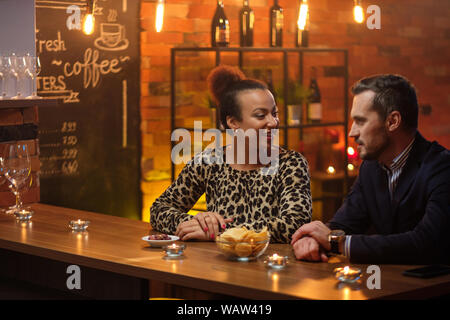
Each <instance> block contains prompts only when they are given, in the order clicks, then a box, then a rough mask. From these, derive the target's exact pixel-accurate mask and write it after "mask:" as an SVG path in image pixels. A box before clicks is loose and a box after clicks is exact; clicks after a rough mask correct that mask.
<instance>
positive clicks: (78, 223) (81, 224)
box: [69, 219, 89, 231]
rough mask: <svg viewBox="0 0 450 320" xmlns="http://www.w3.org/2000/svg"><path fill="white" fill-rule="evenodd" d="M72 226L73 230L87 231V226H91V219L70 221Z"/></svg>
mask: <svg viewBox="0 0 450 320" xmlns="http://www.w3.org/2000/svg"><path fill="white" fill-rule="evenodd" d="M69 226H70V228H71V229H72V230H73V231H86V229H87V227H88V226H89V221H85V220H81V219H78V220H72V221H70V223H69Z"/></svg>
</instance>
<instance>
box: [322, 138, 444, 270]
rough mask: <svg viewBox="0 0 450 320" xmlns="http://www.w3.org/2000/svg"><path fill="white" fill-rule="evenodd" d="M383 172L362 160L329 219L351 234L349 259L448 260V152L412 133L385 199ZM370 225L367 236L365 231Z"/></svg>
mask: <svg viewBox="0 0 450 320" xmlns="http://www.w3.org/2000/svg"><path fill="white" fill-rule="evenodd" d="M387 179H388V178H387V174H386V172H385V171H384V170H383V169H382V168H381V166H380V164H379V163H378V162H377V161H376V160H371V161H363V163H362V164H361V168H360V170H359V175H358V178H357V179H356V181H355V183H354V185H353V187H352V190H351V191H350V193H349V194H348V196H347V198H346V199H345V201H344V203H343V205H342V206H341V208H340V209H339V210H338V211H337V212H336V214H335V216H334V217H333V219H331V221H330V222H329V226H330V228H331V229H342V230H344V231H345V232H346V234H351V235H352V238H351V242H350V261H351V262H355V263H395V264H429V263H446V264H450V152H449V150H447V149H445V148H444V147H442V146H441V145H439V144H438V143H437V142H429V141H427V140H425V139H424V138H423V137H422V135H420V133H417V134H416V139H415V141H414V144H413V147H412V149H411V152H410V154H409V157H408V159H407V161H406V163H405V166H404V167H403V171H402V173H401V175H400V177H399V180H398V184H397V186H396V188H395V190H394V195H393V199H390V195H389V187H388V180H387ZM369 228H370V229H372V230H374V231H375V234H373V235H367V234H366V233H367V231H368V230H369Z"/></svg>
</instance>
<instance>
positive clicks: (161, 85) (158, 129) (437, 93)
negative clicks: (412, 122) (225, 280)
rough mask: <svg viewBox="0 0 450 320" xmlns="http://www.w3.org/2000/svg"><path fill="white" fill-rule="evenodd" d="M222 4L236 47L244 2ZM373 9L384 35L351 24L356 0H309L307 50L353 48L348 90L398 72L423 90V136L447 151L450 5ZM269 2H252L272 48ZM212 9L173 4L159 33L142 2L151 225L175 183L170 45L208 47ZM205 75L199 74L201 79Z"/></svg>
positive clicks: (262, 39)
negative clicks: (427, 109)
mask: <svg viewBox="0 0 450 320" xmlns="http://www.w3.org/2000/svg"><path fill="white" fill-rule="evenodd" d="M224 3H225V12H226V15H227V17H228V19H229V21H230V25H231V37H230V39H231V46H237V45H238V43H239V32H238V25H239V23H238V12H239V10H240V8H241V6H242V1H241V0H225V1H224ZM279 3H280V5H281V6H282V7H283V8H284V11H285V27H284V37H283V46H284V47H294V46H295V28H296V19H297V14H298V1H296V0H280V1H279ZM371 4H373V5H378V6H379V7H380V8H381V29H380V30H369V29H368V28H367V27H366V24H365V23H363V24H361V25H358V24H356V23H355V22H354V21H353V17H352V5H353V1H351V0H346V1H344V0H311V1H310V47H326V48H346V49H348V50H349V85H351V84H352V83H354V82H355V81H356V80H358V79H360V78H361V77H364V76H367V75H371V74H375V73H399V74H402V75H404V76H406V77H407V78H409V79H410V80H411V81H412V82H413V83H414V84H415V85H416V87H417V89H418V97H419V102H420V104H423V105H431V107H432V111H431V114H429V115H423V114H421V115H420V118H419V119H420V120H419V129H420V131H421V132H422V133H423V134H424V136H425V137H427V138H428V139H431V140H434V139H435V140H438V141H439V142H440V143H441V144H443V145H444V146H446V147H447V148H450V112H448V110H449V107H450V81H449V80H450V59H449V56H450V19H448V17H449V16H450V1H442V0H427V1H423V0H397V1H391V0H373V1H371V0H364V1H363V8H364V10H366V9H367V7H368V6H369V5H371ZM271 5H272V1H271V0H250V6H251V7H252V8H253V10H254V12H255V18H256V21H255V30H256V31H255V46H258V47H267V46H268V38H269V35H268V32H269V27H268V25H269V19H268V10H269V7H270V6H271ZM214 10H215V1H213V0H168V1H166V8H165V19H164V27H163V31H162V32H161V33H156V32H155V29H154V19H155V4H154V3H151V2H142V6H141V27H142V32H141V95H142V96H141V116H142V124H141V132H142V141H143V153H142V168H143V173H142V175H143V179H142V192H143V193H144V206H143V219H144V220H148V209H149V206H150V205H151V203H152V202H153V201H154V199H155V198H156V197H157V196H159V195H160V194H161V192H163V191H164V189H165V188H166V187H167V186H168V185H169V183H170V182H169V180H167V179H164V178H165V177H167V174H168V173H169V169H170V147H169V143H170V132H169V129H170V118H169V115H170V111H169V105H170V97H169V93H170V91H169V89H170V88H169V80H170V48H172V47H176V46H201V47H206V46H209V45H210V26H211V18H212V16H213V14H214ZM321 59H322V60H325V61H324V62H325V63H327V64H329V65H333V64H335V61H332V59H334V58H332V57H331V56H326V57H322V58H321ZM195 63H197V62H195ZM199 63H201V61H199ZM180 72H182V71H180ZM187 72H189V70H187ZM190 75H191V76H192V73H191V74H190ZM204 76H205V75H204V74H201V75H199V82H201V81H203V80H202V79H203V78H204ZM202 88H204V87H202ZM192 99H194V100H195V97H193V98H192ZM194 102H195V101H194ZM350 104H351V99H350ZM193 105H195V103H194V104H193ZM350 106H351V105H349V107H350ZM192 111H193V109H192V108H185V109H184V110H182V112H179V117H178V118H177V123H181V124H183V123H186V122H183V121H184V120H185V119H186V118H195V117H194V116H193V113H192ZM195 111H196V112H199V113H195V114H196V115H197V118H198V119H205V120H207V119H209V118H208V113H207V109H206V110H205V109H204V108H203V109H202V108H197V109H195Z"/></svg>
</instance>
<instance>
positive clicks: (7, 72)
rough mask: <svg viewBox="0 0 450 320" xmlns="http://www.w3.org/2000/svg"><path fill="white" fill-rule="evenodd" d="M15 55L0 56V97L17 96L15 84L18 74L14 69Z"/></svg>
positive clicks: (16, 83)
mask: <svg viewBox="0 0 450 320" xmlns="http://www.w3.org/2000/svg"><path fill="white" fill-rule="evenodd" d="M15 59H16V56H15V55H14V54H12V55H11V56H0V72H1V73H2V75H3V85H2V86H3V88H2V90H1V91H2V92H1V95H2V98H3V99H6V98H13V97H15V96H17V85H18V78H19V75H18V74H17V72H16V70H15Z"/></svg>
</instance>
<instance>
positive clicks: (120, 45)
mask: <svg viewBox="0 0 450 320" xmlns="http://www.w3.org/2000/svg"><path fill="white" fill-rule="evenodd" d="M94 44H95V46H96V47H97V48H98V49H100V50H107V51H119V50H125V49H126V48H128V45H129V41H128V39H126V38H125V27H124V26H123V25H120V24H118V23H102V24H100V37H99V38H97V39H95V41H94Z"/></svg>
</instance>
